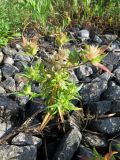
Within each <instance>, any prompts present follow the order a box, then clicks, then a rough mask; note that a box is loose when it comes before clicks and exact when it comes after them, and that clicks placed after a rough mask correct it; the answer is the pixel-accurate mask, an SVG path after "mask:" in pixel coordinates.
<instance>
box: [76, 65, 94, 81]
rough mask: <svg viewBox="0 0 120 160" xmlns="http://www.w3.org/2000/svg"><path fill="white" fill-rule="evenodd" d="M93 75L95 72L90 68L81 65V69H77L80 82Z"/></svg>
mask: <svg viewBox="0 0 120 160" xmlns="http://www.w3.org/2000/svg"><path fill="white" fill-rule="evenodd" d="M91 74H93V70H92V68H91V67H90V66H87V65H81V66H80V67H79V68H77V69H76V75H77V77H78V79H79V80H81V79H82V78H85V77H88V76H90V75H91Z"/></svg>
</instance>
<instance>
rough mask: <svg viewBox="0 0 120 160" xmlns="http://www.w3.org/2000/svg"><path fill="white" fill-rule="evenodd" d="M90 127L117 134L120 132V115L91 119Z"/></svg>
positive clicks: (98, 130) (97, 130)
mask: <svg viewBox="0 0 120 160" xmlns="http://www.w3.org/2000/svg"><path fill="white" fill-rule="evenodd" d="M90 128H91V129H93V130H95V131H96V132H101V133H105V134H109V135H115V134H117V133H119V132H120V117H112V118H106V119H99V120H96V121H91V123H90Z"/></svg>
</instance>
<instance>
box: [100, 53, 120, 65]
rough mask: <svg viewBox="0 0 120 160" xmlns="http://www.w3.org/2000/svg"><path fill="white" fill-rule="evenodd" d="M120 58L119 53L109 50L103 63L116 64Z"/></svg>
mask: <svg viewBox="0 0 120 160" xmlns="http://www.w3.org/2000/svg"><path fill="white" fill-rule="evenodd" d="M119 60H120V55H118V54H116V53H114V52H109V53H108V54H107V55H106V57H105V58H104V59H103V62H104V64H106V65H116V64H117V63H118V62H119Z"/></svg>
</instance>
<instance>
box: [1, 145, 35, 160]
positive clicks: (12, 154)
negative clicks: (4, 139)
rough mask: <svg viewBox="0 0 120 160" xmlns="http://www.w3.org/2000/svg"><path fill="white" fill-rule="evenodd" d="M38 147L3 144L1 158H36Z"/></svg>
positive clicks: (19, 159) (31, 159)
mask: <svg viewBox="0 0 120 160" xmlns="http://www.w3.org/2000/svg"><path fill="white" fill-rule="evenodd" d="M36 157H37V149H36V147H35V146H23V147H19V146H14V145H1V146H0V159H1V160H36Z"/></svg>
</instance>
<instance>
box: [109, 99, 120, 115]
mask: <svg viewBox="0 0 120 160" xmlns="http://www.w3.org/2000/svg"><path fill="white" fill-rule="evenodd" d="M111 112H113V113H120V100H115V101H113V102H112V107H111Z"/></svg>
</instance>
